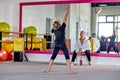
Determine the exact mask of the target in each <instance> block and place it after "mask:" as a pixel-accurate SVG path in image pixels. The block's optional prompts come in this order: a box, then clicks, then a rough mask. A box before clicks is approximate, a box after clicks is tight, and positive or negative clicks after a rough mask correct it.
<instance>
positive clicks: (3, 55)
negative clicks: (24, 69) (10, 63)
mask: <svg viewBox="0 0 120 80" xmlns="http://www.w3.org/2000/svg"><path fill="white" fill-rule="evenodd" d="M5 60H7V51H6V50H5V49H3V48H2V49H1V50H0V61H5Z"/></svg>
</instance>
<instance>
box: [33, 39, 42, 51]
mask: <svg viewBox="0 0 120 80" xmlns="http://www.w3.org/2000/svg"><path fill="white" fill-rule="evenodd" d="M40 42H41V40H40V39H39V38H37V37H34V38H33V44H34V48H36V49H40Z"/></svg>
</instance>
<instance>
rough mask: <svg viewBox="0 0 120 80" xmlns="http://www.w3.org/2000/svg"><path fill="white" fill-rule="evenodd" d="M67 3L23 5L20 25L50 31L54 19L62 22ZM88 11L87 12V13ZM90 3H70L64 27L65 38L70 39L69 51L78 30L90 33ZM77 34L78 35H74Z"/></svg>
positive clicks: (43, 32) (41, 31)
mask: <svg viewBox="0 0 120 80" xmlns="http://www.w3.org/2000/svg"><path fill="white" fill-rule="evenodd" d="M67 5H68V4H57V5H34V6H32V5H31V6H23V13H22V14H23V16H22V27H23V29H24V28H26V27H27V26H31V25H32V26H35V27H36V28H37V30H38V33H39V34H45V33H50V30H51V29H52V27H53V22H54V21H55V20H60V21H61V23H62V22H63V17H64V14H65V11H66V6H67ZM83 7H84V8H85V9H84V8H83ZM88 13H89V14H88ZM90 13H91V4H90V3H86V4H70V14H69V17H68V21H67V27H66V38H67V39H71V51H73V50H74V46H75V44H74V43H76V39H77V38H78V37H79V32H80V31H81V30H84V31H85V32H86V33H87V37H88V36H89V35H90V26H91V14H90ZM76 34H78V35H76Z"/></svg>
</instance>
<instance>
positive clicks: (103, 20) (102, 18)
mask: <svg viewBox="0 0 120 80" xmlns="http://www.w3.org/2000/svg"><path fill="white" fill-rule="evenodd" d="M98 21H99V22H106V16H99V18H98Z"/></svg>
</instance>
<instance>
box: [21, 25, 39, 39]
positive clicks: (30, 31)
mask: <svg viewBox="0 0 120 80" xmlns="http://www.w3.org/2000/svg"><path fill="white" fill-rule="evenodd" d="M23 32H24V33H28V37H31V35H30V34H33V35H34V36H36V35H37V29H36V28H35V26H28V27H26V28H24V30H23Z"/></svg>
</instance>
